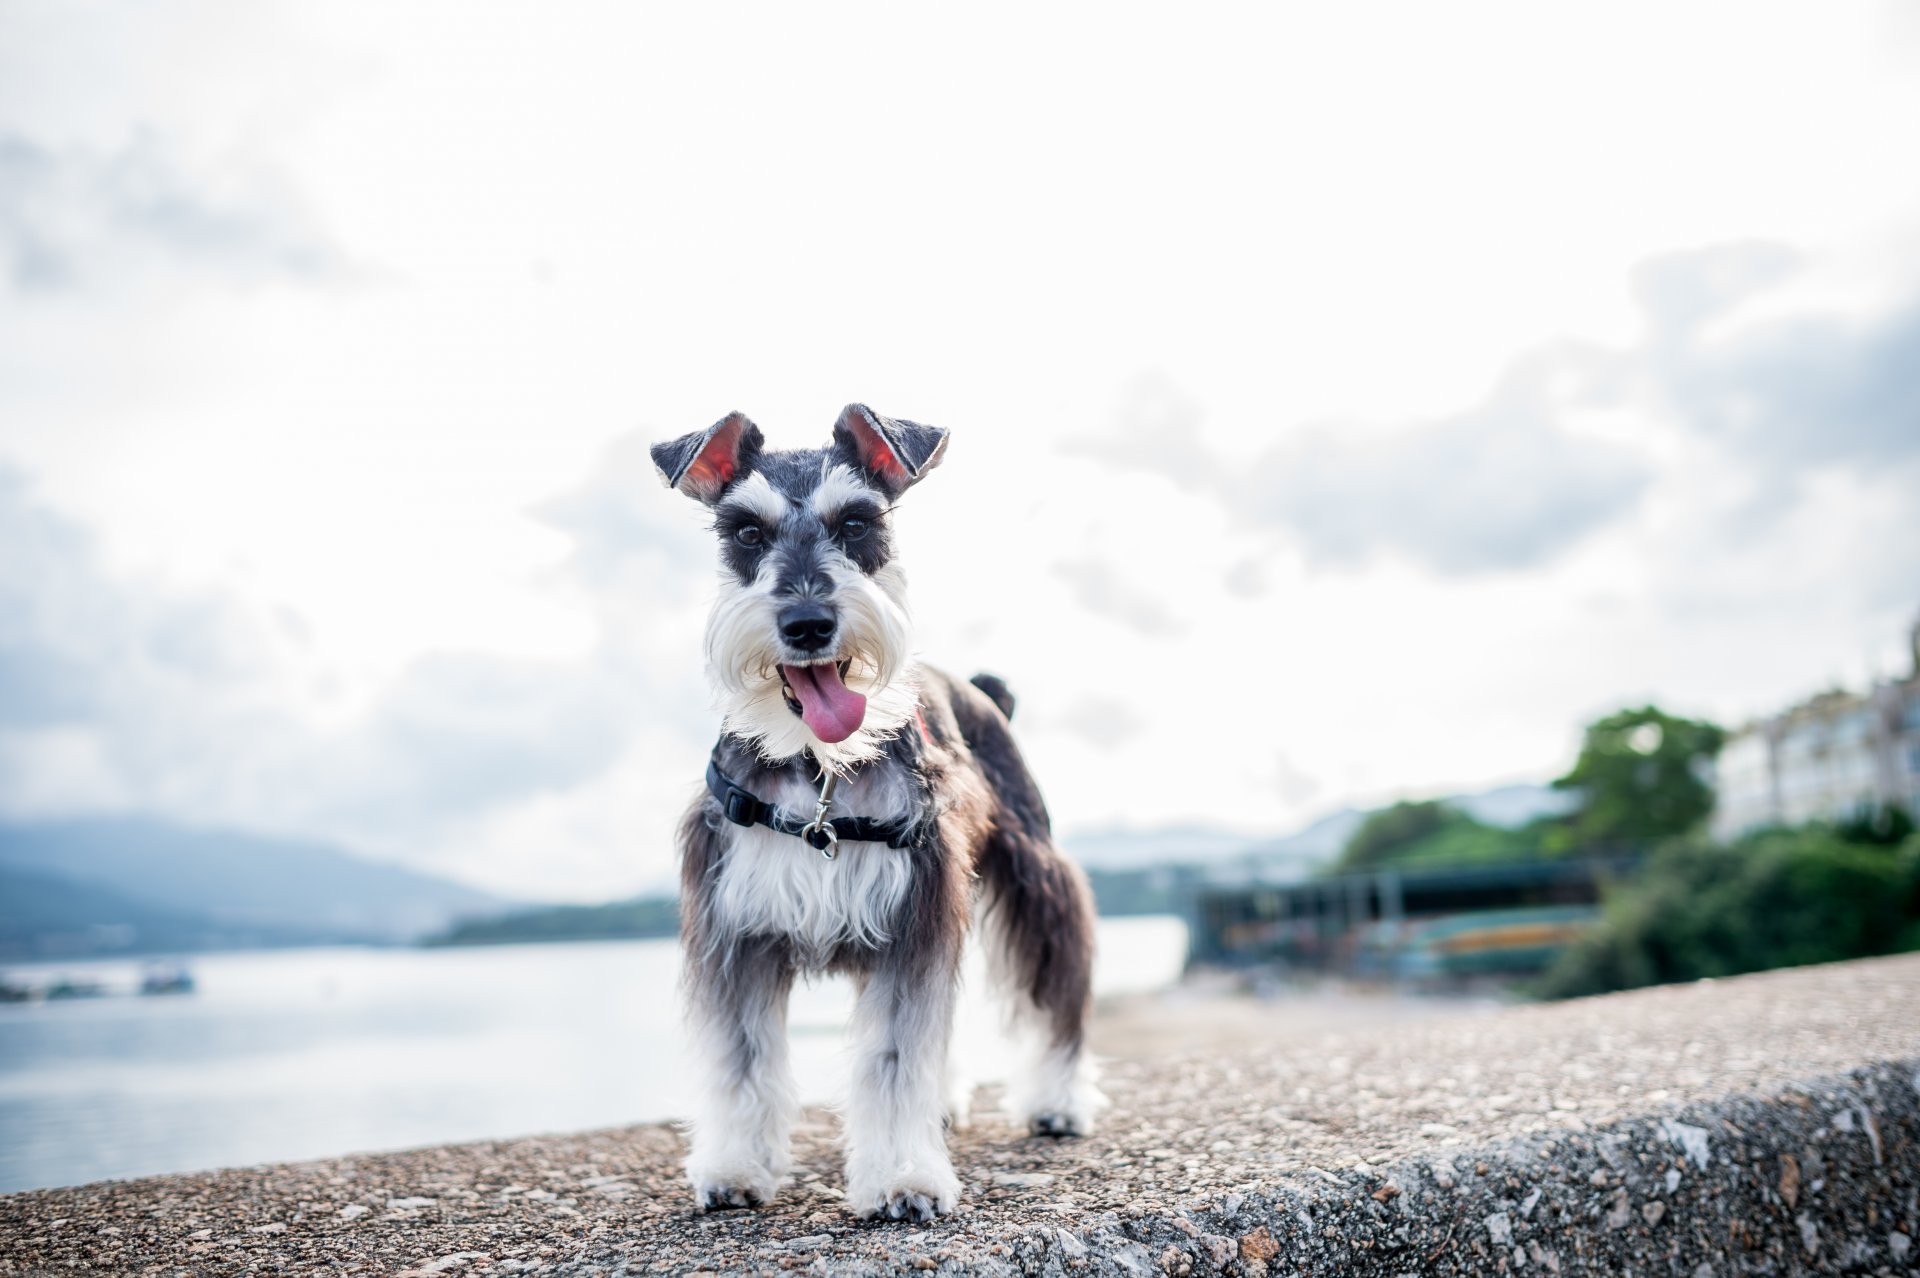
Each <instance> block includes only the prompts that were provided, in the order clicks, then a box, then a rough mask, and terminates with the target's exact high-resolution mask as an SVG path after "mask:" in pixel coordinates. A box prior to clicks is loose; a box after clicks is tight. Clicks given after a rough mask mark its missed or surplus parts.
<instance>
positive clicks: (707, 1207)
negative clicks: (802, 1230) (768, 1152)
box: [693, 1185, 773, 1211]
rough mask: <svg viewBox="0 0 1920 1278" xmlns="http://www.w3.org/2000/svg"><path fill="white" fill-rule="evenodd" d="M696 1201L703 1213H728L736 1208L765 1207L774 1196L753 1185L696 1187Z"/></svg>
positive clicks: (694, 1191)
mask: <svg viewBox="0 0 1920 1278" xmlns="http://www.w3.org/2000/svg"><path fill="white" fill-rule="evenodd" d="M693 1197H694V1201H695V1202H696V1203H697V1204H698V1205H699V1207H700V1210H701V1211H728V1210H730V1209H732V1208H735V1207H765V1206H766V1205H767V1204H768V1203H770V1202H772V1201H773V1195H772V1194H771V1193H768V1192H764V1191H762V1190H761V1189H759V1188H757V1187H755V1186H752V1185H696V1186H694V1190H693Z"/></svg>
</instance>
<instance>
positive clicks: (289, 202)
mask: <svg viewBox="0 0 1920 1278" xmlns="http://www.w3.org/2000/svg"><path fill="white" fill-rule="evenodd" d="M1917 135H1920V22H1916V20H1915V19H1914V17H1913V16H1912V10H1911V9H1908V10H1907V11H1906V15H1905V16H1902V14H1901V11H1900V9H1899V7H1898V6H1890V5H1889V6H1880V5H1855V4H1840V3H1822V4H1803V5H1794V6H1784V7H1783V6H1773V5H1762V4H1754V3H1751V2H1746V3H1735V4H1724V5H1706V4H1700V5H1686V6H1676V5H1672V4H1651V5H1633V4H1620V3H1610V4H1605V5H1598V4H1596V5H1592V6H1586V7H1585V8H1584V9H1583V10H1581V11H1579V12H1573V11H1571V10H1570V9H1569V8H1568V7H1565V6H1551V7H1549V6H1540V5H1536V4H1525V3H1522V4H1514V5H1477V4H1451V5H1445V6H1434V5H1428V4H1419V3H1411V4H1403V5H1393V6H1379V5H1363V4H1350V5H1338V6H1331V5H1320V6H1288V7H1281V6H1272V5H1263V6H1256V7H1248V8H1236V7H1215V6H1194V5H1186V6H1178V7H1170V6H1159V7H1155V8H1153V9H1142V10H1130V9H1126V8H1120V7H1115V6H1112V5H1102V6H1096V7H1090V8H1086V9H1078V10H1075V9H1068V8H1064V7H1045V6H1032V5H1021V6H1010V7H1006V8H995V7H990V6H982V5H971V6H967V7H965V8H964V9H955V10H952V11H950V15H946V16H943V15H940V14H935V13H933V12H931V11H929V10H926V9H924V8H919V7H913V8H907V7H901V6H876V7H872V8H864V9H853V8H841V7H829V8H822V7H819V6H805V7H798V6H771V5H769V6H765V7H759V6H755V7H744V8H743V7H735V6H721V5H709V6H682V7H678V8H677V9H675V10H674V11H672V12H668V11H667V10H666V9H665V8H664V7H660V8H655V7H642V6H634V5H607V6H594V5H566V6H538V7H535V6H513V7H506V6H487V7H484V8H483V7H480V6H475V5H472V4H444V5H432V4H409V5H404V6H397V5H391V4H375V5H364V6H362V5H351V4H341V3H330V4H327V5H305V6H276V5H268V4H261V3H254V2H248V3H231V4H226V3H207V4H198V5H187V4H180V5H166V6H156V5H148V4H144V3H89V4H76V3H68V2H66V0H60V2H57V3H54V2H49V3H20V2H16V3H12V4H9V5H6V6H5V7H0V814H4V815H7V816H11V817H16V818H17V817H43V816H59V815H72V814H80V813H90V812H100V811H119V812H129V811H131V812H148V813H155V814H159V815H163V816H167V817H170V818H174V819H180V820H185V821H191V822H195V823H202V824H220V825H236V826H240V827H244V828H248V829H254V830H261V831H266V832H281V833H290V834H299V835H302V836H309V837H321V838H327V839H333V840H336V841H338V842H340V843H341V844H342V845H344V846H347V847H350V848H352V849H355V850H357V851H360V852H363V853H366V854H369V855H373V856H376V857H381V858H387V859H393V860H399V861H404V862H406V863H409V864H412V865H415V866H419V867H422V868H427V869H431V870H434V871H436V872H442V873H446V874H450V875H454V876H457V877H459V878H462V879H466V880H468V881H471V882H474V883H477V884H480V885H483V886H488V887H493V888H496V889H500V890H503V891H507V892H512V893H517V894H522V895H533V896H543V897H553V898H571V899H592V898H600V897H607V896H613V895H617V894H621V893H625V892H630V891H633V890H635V889H638V888H640V887H643V886H650V885H656V884H658V883H659V882H661V881H662V880H663V879H664V878H665V877H666V875H667V873H668V871H669V867H670V864H671V857H672V852H671V849H670V847H669V843H668V832H669V828H670V826H671V824H672V822H673V820H674V817H675V815H676V814H677V812H678V810H679V809H680V808H681V807H682V806H683V804H684V803H685V801H686V800H687V798H688V797H689V796H690V795H691V794H692V793H693V792H694V791H695V790H696V789H697V787H698V778H699V775H700V768H701V765H702V761H703V755H704V752H705V750H706V749H707V747H708V746H709V745H710V744H711V741H712V738H713V734H714V731H715V727H716V721H715V718H714V715H713V714H712V712H711V710H710V709H709V702H708V698H707V694H706V691H705V689H704V687H703V686H702V682H701V676H700V670H699V663H700V654H699V634H700V628H701V619H702V616H703V614H704V610H705V607H706V601H707V600H708V598H709V597H710V595H711V591H712V585H713V581H714V569H713V566H712V550H711V547H710V546H709V544H708V537H707V535H706V534H705V533H704V532H703V531H702V530H701V524H702V518H701V512H700V511H699V509H698V508H697V507H696V506H695V505H694V504H693V503H691V502H688V501H686V500H685V499H684V498H681V497H679V496H677V495H675V494H672V493H669V492H667V491H665V490H663V489H662V488H660V487H659V486H658V485H657V483H656V482H655V480H654V478H653V474H652V470H651V467H650V465H649V464H648V462H647V459H646V453H645V444H646V443H647V442H649V441H651V440H655V439H660V438H665V437H669V436H673V435H678V434H681V433H684V432H685V431H688V430H692V429H695V428H697V427H701V426H704V425H706V424H708V423H710V422H712V421H714V420H715V419H717V418H718V417H720V416H721V415H723V414H724V413H726V412H727V411H729V410H732V409H739V410H741V411H744V412H746V413H747V414H748V415H750V416H751V417H753V418H754V419H755V420H756V421H757V422H758V423H759V424H760V425H761V426H762V427H763V428H764V429H765V431H766V432H767V434H768V437H769V440H770V443H771V444H772V445H774V446H781V445H789V446H813V445H816V444H818V443H821V442H823V441H824V440H825V438H826V435H827V432H828V429H829V427H830V425H831V423H832V421H833V419H834V416H835V415H836V413H837V411H838V410H839V408H840V406H841V405H842V404H844V403H846V402H848V401H849V400H862V401H865V402H867V403H870V404H872V405H873V406H874V407H875V408H877V409H878V410H880V411H881V412H884V413H888V414H891V415H894V416H900V417H909V418H913V419H915V420H920V421H927V422H933V423H937V424H939V425H942V426H946V427H948V428H949V429H951V430H952V432H953V443H952V447H951V449H950V452H949V456H948V461H947V463H946V464H945V465H944V466H943V467H942V469H941V470H940V471H939V472H937V473H936V474H934V475H933V476H931V477H930V478H929V479H928V480H927V481H926V482H925V483H924V484H923V485H921V486H920V487H918V488H916V489H915V490H914V491H913V492H912V493H910V494H909V495H908V497H907V499H906V501H905V503H904V504H903V507H902V510H901V512H900V525H901V539H902V542H903V553H904V555H905V556H906V562H907V564H908V568H909V572H910V575H911V576H912V579H913V582H914V602H915V609H916V615H917V618H918V621H919V625H920V648H921V650H922V652H923V653H924V654H925V655H926V656H927V658H928V659H929V660H931V661H933V662H935V663H937V664H940V665H943V666H946V667H948V668H950V669H953V670H954V671H956V672H957V673H961V674H966V673H971V672H972V671H974V670H977V669H990V670H993V671H996V672H998V673H1001V674H1002V675H1004V676H1006V677H1007V678H1008V680H1009V681H1010V682H1011V683H1012V685H1013V686H1014V688H1015V690H1016V692H1017V693H1018V694H1019V696H1020V699H1021V708H1020V714H1019V718H1018V725H1017V726H1018V728H1019V730H1020V732H1021V736H1022V739H1023V742H1024V744H1025V747H1026V749H1027V751H1028V753H1029V756H1030V758H1031V761H1032V762H1033V763H1034V765H1035V767H1036V770H1037V771H1038V772H1039V774H1040V776H1041V778H1042V781H1043V784H1044V785H1045V787H1046V790H1047V793H1048V795H1049V798H1050V800H1051V803H1052V805H1053V808H1054V813H1055V820H1056V824H1057V825H1058V826H1059V827H1061V828H1063V829H1065V830H1067V831H1068V832H1071V831H1074V830H1091V829H1097V828H1103V827H1110V826H1115V825H1129V826H1137V827H1144V826H1152V825H1157V824H1162V823H1169V822H1207V823H1215V824H1223V825H1227V826H1231V827H1234V828H1241V829H1247V830H1263V831H1274V832H1278V831H1284V830H1286V829H1289V828H1291V827H1293V826H1296V825H1298V824H1300V823H1302V822H1303V821H1305V820H1307V819H1309V818H1311V817H1314V816H1316V815H1319V814H1321V813H1324V812H1326V811H1328V810H1331V809H1333V808H1336V807H1339V806H1342V805H1345V804H1349V803H1363V802H1377V801H1380V800H1383V799H1386V798H1389V797H1393V796H1396V795H1402V794H1432V793H1441V792H1446V791H1450V790H1456V789H1462V788H1478V787H1482V786H1485V785H1488V784H1492V783H1496V782H1501V781H1507V780H1515V779H1544V778H1546V777H1549V776H1551V775H1553V774H1554V773H1556V772H1557V771H1559V770H1560V769H1562V768H1563V767H1564V766H1565V765H1566V764H1567V763H1568V762H1570V760H1571V757H1572V753H1573V750H1574V748H1575V745H1576V743H1577V739H1578V731H1579V726H1580V724H1581V723H1582V722H1584V721H1585V720H1586V719H1588V718H1591V717H1592V716H1594V715H1596V714H1598V713H1602V712H1605V711H1607V710H1610V709H1613V708H1615V707H1617V706H1620V705H1623V704H1629V703H1633V704H1637V703H1639V702H1642V701H1645V700H1648V699H1654V700H1657V701H1659V702H1661V703H1662V704H1664V705H1667V706H1669V707H1670V708H1673V709H1676V710H1680V711H1684V712H1691V713H1699V714H1706V715H1712V716H1715V717H1718V718H1720V719H1722V720H1725V721H1728V722H1738V721H1739V720H1740V719H1742V718H1743V717H1745V716H1748V715H1751V714H1755V713H1760V712H1765V711H1768V710H1771V709H1776V708H1778V707H1780V706H1781V705H1783V704H1784V703H1785V702H1787V701H1789V700H1792V699H1794V698H1797V697H1798V696H1801V695H1804V694H1806V693H1808V692H1810V691H1812V690H1814V689H1816V688H1818V687H1820V686H1824V685H1826V684H1829V683H1831V682H1834V681H1843V682H1848V683H1854V684H1858V683H1861V682H1863V681H1865V680H1866V679H1868V678H1870V677H1871V676H1872V675H1873V674H1874V673H1876V671H1877V672H1879V673H1891V672H1893V671H1894V670H1895V669H1896V668H1898V665H1899V662H1900V659H1901V658H1900V654H1901V647H1902V642H1903V630H1904V627H1905V625H1906V624H1907V623H1908V621H1909V620H1910V619H1911V618H1912V617H1913V615H1914V614H1915V613H1916V611H1920V165H1916V164H1915V163H1914V162H1913V149H1914V138H1915V137H1916V136H1917ZM1227 793H1231V794H1232V795H1233V802H1231V803H1230V804H1228V805H1226V806H1224V807H1223V806H1222V804H1221V796H1222V795H1223V794H1227Z"/></svg>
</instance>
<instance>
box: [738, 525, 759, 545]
mask: <svg viewBox="0 0 1920 1278" xmlns="http://www.w3.org/2000/svg"><path fill="white" fill-rule="evenodd" d="M765 537H766V534H765V533H763V532H761V531H760V525H758V524H748V525H746V526H745V527H744V528H736V529H735V530H734V533H733V539H734V540H735V541H737V542H739V543H740V544H741V545H743V546H757V545H759V544H760V543H761V541H762V540H764V539H765Z"/></svg>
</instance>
